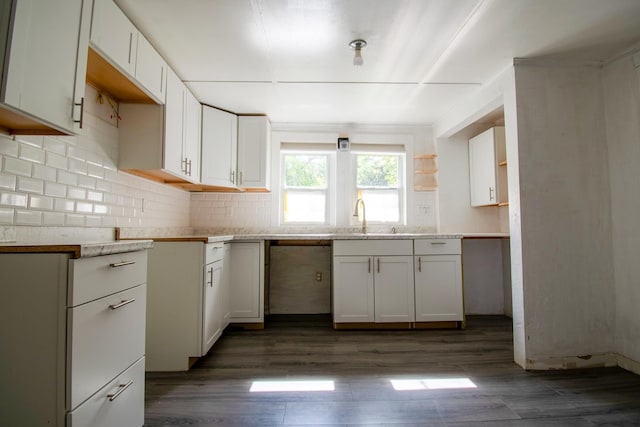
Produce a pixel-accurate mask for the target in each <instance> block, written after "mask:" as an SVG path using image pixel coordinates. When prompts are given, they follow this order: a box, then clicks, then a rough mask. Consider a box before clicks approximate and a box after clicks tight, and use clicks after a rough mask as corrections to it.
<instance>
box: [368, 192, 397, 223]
mask: <svg viewBox="0 0 640 427" xmlns="http://www.w3.org/2000/svg"><path fill="white" fill-rule="evenodd" d="M359 193H360V194H361V196H362V198H363V199H364V203H365V205H366V207H367V221H371V222H398V221H400V197H399V191H398V190H396V189H391V190H371V189H363V190H360V191H359Z"/></svg>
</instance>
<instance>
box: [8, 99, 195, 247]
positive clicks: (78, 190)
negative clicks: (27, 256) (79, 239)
mask: <svg viewBox="0 0 640 427" xmlns="http://www.w3.org/2000/svg"><path fill="white" fill-rule="evenodd" d="M85 108H86V110H85V115H84V120H85V128H86V134H85V135H80V136H65V137H52V136H25V137H21V136H16V137H12V136H9V135H0V240H16V239H19V240H22V239H23V238H25V237H24V236H26V235H28V240H38V234H39V233H40V232H41V234H42V235H43V237H44V236H50V235H49V234H47V233H48V232H49V231H50V230H48V229H45V227H47V228H49V227H56V228H57V227H61V228H69V227H80V228H82V229H85V230H88V229H90V228H102V227H108V228H111V229H112V228H113V227H116V226H118V227H183V226H188V225H189V193H187V192H185V191H182V190H179V189H176V188H173V187H169V186H166V185H161V184H158V183H155V182H152V181H148V180H146V179H142V178H138V177H135V176H132V175H129V174H126V173H122V172H119V171H118V170H117V159H118V128H117V127H116V126H115V123H114V120H113V119H111V118H110V117H109V116H110V114H111V109H110V107H109V106H108V103H107V102H104V103H103V104H100V103H98V101H97V92H96V91H95V90H94V89H93V88H91V87H89V86H88V87H87V92H86V103H85ZM123 120H126V117H124V118H123ZM25 229H28V230H29V232H28V233H27V234H24V233H23V232H24V230H25ZM34 230H35V231H34ZM110 234H112V233H110Z"/></svg>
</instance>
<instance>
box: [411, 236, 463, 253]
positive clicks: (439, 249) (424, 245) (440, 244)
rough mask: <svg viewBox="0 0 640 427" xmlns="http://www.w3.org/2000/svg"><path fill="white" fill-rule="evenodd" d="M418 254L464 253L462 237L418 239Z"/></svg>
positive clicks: (416, 245)
mask: <svg viewBox="0 0 640 427" xmlns="http://www.w3.org/2000/svg"><path fill="white" fill-rule="evenodd" d="M414 253H415V254H416V255H457V254H460V253H462V245H461V244H460V239H416V240H414Z"/></svg>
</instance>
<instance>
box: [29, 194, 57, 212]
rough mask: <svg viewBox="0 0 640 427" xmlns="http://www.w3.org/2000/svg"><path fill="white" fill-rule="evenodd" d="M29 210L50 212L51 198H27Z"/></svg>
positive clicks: (51, 206)
mask: <svg viewBox="0 0 640 427" xmlns="http://www.w3.org/2000/svg"><path fill="white" fill-rule="evenodd" d="M29 208H30V209H39V210H46V211H52V210H53V198H51V197H47V196H34V195H31V196H29Z"/></svg>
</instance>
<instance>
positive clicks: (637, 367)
mask: <svg viewBox="0 0 640 427" xmlns="http://www.w3.org/2000/svg"><path fill="white" fill-rule="evenodd" d="M616 358H617V359H618V366H620V367H621V368H622V369H626V370H627V371H630V372H633V373H634V374H637V375H640V362H638V361H636V360H633V359H629V358H628V357H625V356H623V355H621V354H616Z"/></svg>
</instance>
